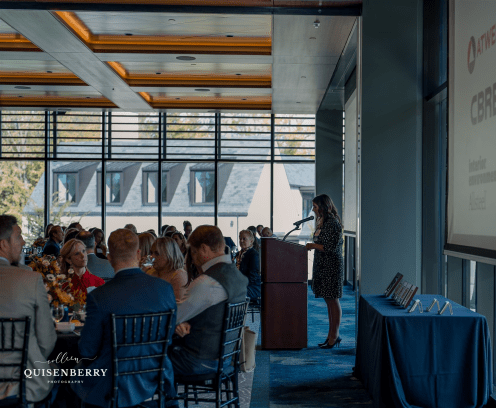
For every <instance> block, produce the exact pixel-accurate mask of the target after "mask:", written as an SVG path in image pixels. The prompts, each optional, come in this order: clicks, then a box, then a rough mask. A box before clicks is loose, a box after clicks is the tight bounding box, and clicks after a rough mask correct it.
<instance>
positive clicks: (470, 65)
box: [467, 37, 475, 73]
mask: <svg viewBox="0 0 496 408" xmlns="http://www.w3.org/2000/svg"><path fill="white" fill-rule="evenodd" d="M470 57H472V60H471V59H470ZM467 64H468V72H469V73H472V72H474V68H475V38H474V37H470V41H469V43H468V55H467Z"/></svg>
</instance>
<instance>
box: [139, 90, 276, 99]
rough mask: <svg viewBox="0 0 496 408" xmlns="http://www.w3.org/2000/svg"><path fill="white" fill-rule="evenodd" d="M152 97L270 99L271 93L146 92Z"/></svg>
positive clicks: (227, 91)
mask: <svg viewBox="0 0 496 408" xmlns="http://www.w3.org/2000/svg"><path fill="white" fill-rule="evenodd" d="M147 94H148V95H150V96H151V97H153V98H180V99H197V98H230V99H233V100H234V99H238V100H242V99H245V98H246V99H254V98H263V99H264V100H270V99H271V95H270V94H267V95H264V94H258V95H256V94H254V93H251V94H245V93H243V92H242V91H231V92H230V91H229V90H224V91H223V92H215V91H213V90H211V91H210V92H147Z"/></svg>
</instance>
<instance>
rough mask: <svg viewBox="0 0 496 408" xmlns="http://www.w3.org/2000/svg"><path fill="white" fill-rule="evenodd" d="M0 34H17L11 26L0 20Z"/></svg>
mask: <svg viewBox="0 0 496 408" xmlns="http://www.w3.org/2000/svg"><path fill="white" fill-rule="evenodd" d="M0 34H19V33H18V32H17V31H16V30H14V29H13V28H12V27H11V26H9V25H8V24H7V23H6V22H5V21H3V20H0Z"/></svg>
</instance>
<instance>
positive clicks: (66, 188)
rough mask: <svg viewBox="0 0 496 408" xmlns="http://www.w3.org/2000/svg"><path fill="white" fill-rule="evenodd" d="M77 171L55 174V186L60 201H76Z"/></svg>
mask: <svg viewBox="0 0 496 408" xmlns="http://www.w3.org/2000/svg"><path fill="white" fill-rule="evenodd" d="M76 175H77V173H67V174H61V173H56V174H55V188H56V192H57V195H56V196H57V198H58V201H59V203H61V204H62V203H67V202H71V203H75V202H76Z"/></svg>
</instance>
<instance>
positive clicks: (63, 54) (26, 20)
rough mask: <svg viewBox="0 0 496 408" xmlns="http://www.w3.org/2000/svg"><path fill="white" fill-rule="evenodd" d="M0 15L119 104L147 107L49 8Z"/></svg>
mask: <svg viewBox="0 0 496 408" xmlns="http://www.w3.org/2000/svg"><path fill="white" fill-rule="evenodd" d="M0 19H2V20H3V21H5V22H6V23H7V24H9V25H10V26H11V27H12V28H13V29H14V30H16V31H17V32H19V33H20V34H22V35H23V36H24V37H26V38H27V39H28V40H30V41H31V42H32V43H34V44H35V45H37V46H38V47H39V48H41V49H42V50H43V51H45V52H46V53H48V54H50V55H51V56H52V57H53V58H54V59H55V60H57V61H58V62H59V63H60V64H62V65H63V66H64V67H66V68H67V69H68V70H69V71H71V72H72V73H73V74H74V75H76V76H77V77H79V78H80V79H81V80H82V81H83V82H85V83H86V84H88V85H89V86H91V87H93V88H94V89H95V90H96V91H98V92H99V93H101V94H102V95H103V96H105V97H106V98H107V99H109V100H110V102H111V103H113V104H115V105H116V106H118V107H119V108H121V109H123V110H126V111H133V110H137V111H146V110H151V107H150V106H149V105H148V104H147V103H146V102H145V101H144V100H143V98H142V97H141V96H139V95H138V94H136V93H135V92H133V91H132V90H131V88H130V87H129V85H127V84H126V82H125V81H124V80H123V79H122V78H120V77H119V75H117V74H116V73H115V72H114V70H112V69H111V68H110V67H109V66H108V65H107V64H106V63H104V62H102V61H100V60H99V59H98V58H96V57H95V55H94V54H93V52H92V51H91V50H90V49H89V48H88V47H87V46H86V45H85V44H84V42H83V41H81V39H80V38H79V37H78V36H76V35H75V34H74V33H73V32H72V31H71V30H69V29H68V28H67V27H66V26H65V25H64V24H63V23H61V22H60V21H59V19H57V18H56V17H55V16H54V15H52V14H51V13H50V12H49V11H40V10H9V9H7V10H5V9H1V10H0Z"/></svg>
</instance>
